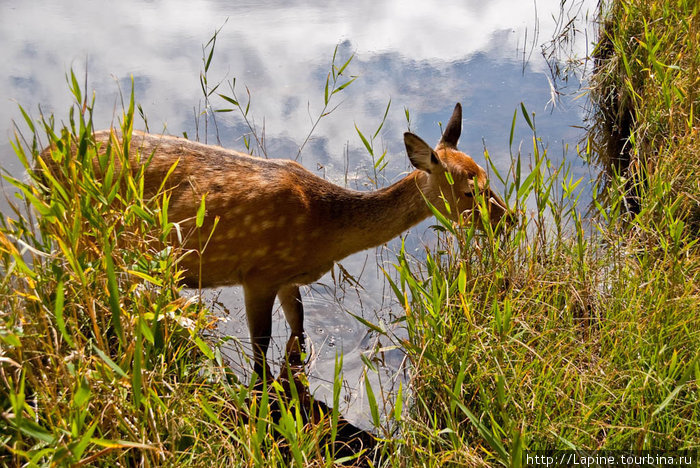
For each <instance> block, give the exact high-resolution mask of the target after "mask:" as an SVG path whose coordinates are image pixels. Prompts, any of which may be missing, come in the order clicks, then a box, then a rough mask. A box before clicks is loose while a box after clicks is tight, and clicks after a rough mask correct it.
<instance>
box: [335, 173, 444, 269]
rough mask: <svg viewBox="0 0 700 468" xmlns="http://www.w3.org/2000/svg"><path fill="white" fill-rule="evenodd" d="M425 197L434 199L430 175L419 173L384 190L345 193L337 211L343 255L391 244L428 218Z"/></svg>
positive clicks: (339, 200) (338, 233) (428, 212)
mask: <svg viewBox="0 0 700 468" xmlns="http://www.w3.org/2000/svg"><path fill="white" fill-rule="evenodd" d="M423 194H425V196H426V197H427V198H428V199H431V194H430V190H429V185H428V174H426V173H425V172H423V171H418V170H416V171H413V172H412V173H411V174H409V175H408V176H406V177H404V178H403V179H401V180H400V181H398V182H396V183H395V184H393V185H390V186H389V187H386V188H383V189H380V190H376V191H373V192H350V191H348V192H346V193H344V194H343V195H342V196H340V197H339V199H338V200H337V203H338V206H336V207H335V208H336V209H334V210H333V211H334V212H335V213H336V216H335V217H337V219H335V220H334V221H335V223H334V225H335V226H337V228H338V231H337V239H339V245H338V247H339V248H340V250H342V252H341V255H343V256H344V255H347V254H350V253H353V252H358V251H360V250H364V249H368V248H370V247H374V246H377V245H381V244H383V243H385V242H388V241H389V240H391V239H393V238H394V237H396V236H398V235H399V234H401V233H402V232H404V231H406V230H407V229H408V228H410V227H411V226H414V225H415V224H417V223H419V222H421V221H422V220H424V219H425V218H427V217H428V216H429V215H430V209H429V208H428V206H427V204H426V203H425V200H424V199H423Z"/></svg>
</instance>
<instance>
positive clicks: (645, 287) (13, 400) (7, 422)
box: [0, 0, 700, 467]
mask: <svg viewBox="0 0 700 468" xmlns="http://www.w3.org/2000/svg"><path fill="white" fill-rule="evenodd" d="M697 9H698V7H697V6H695V5H694V4H693V3H692V2H684V1H677V2H670V1H661V0H659V1H655V2H642V1H640V0H635V1H632V0H619V1H616V2H614V3H613V4H612V5H611V6H610V9H609V10H608V11H609V13H608V14H609V16H608V17H607V19H606V20H605V23H604V24H605V27H604V29H603V39H602V40H601V42H600V44H599V48H598V51H597V60H598V62H597V65H596V74H595V77H594V89H593V90H592V96H593V101H594V103H595V105H596V106H597V110H598V114H597V115H598V118H599V119H600V120H599V121H597V123H596V124H595V125H594V126H593V129H592V132H591V140H590V144H587V145H586V147H585V148H583V149H580V152H581V156H582V157H584V158H586V159H587V160H595V161H598V162H599V164H600V165H601V166H602V170H603V173H604V176H603V179H602V180H601V182H600V183H599V184H598V185H597V188H596V190H595V191H594V197H593V204H592V207H591V209H590V210H588V211H589V214H588V216H585V217H584V215H583V213H585V212H586V211H587V207H584V206H580V202H579V197H580V193H581V190H582V181H581V180H579V179H574V177H573V175H572V173H571V171H570V169H569V165H568V163H567V162H566V161H563V162H561V163H554V162H553V159H552V158H550V155H549V154H548V152H547V148H546V145H545V144H544V143H543V141H542V140H541V139H540V137H539V136H538V135H537V132H536V125H535V123H536V122H535V116H534V115H533V114H530V113H529V112H528V111H527V110H526V109H525V107H524V106H522V107H521V108H520V109H518V110H517V111H516V114H515V115H514V117H513V119H514V122H515V120H516V119H518V118H521V119H525V120H526V122H527V123H528V125H530V127H531V129H532V136H533V138H532V145H531V147H530V148H529V153H531V154H532V158H531V159H530V160H528V159H527V158H525V157H524V156H522V155H521V154H520V153H517V152H516V153H514V154H513V164H512V167H511V168H510V169H509V170H508V172H507V173H506V172H503V173H499V172H498V171H497V170H496V168H495V167H492V168H491V169H492V173H494V177H497V178H499V179H501V180H502V182H503V183H504V185H505V187H506V198H507V201H508V203H509V205H510V206H511V207H514V208H515V209H516V210H517V211H518V212H519V213H520V214H521V216H520V219H519V222H518V223H517V224H516V225H514V226H510V227H505V226H501V227H499V228H498V229H496V230H492V229H490V228H489V226H488V223H484V224H485V230H484V231H480V230H477V229H476V228H475V224H474V223H471V222H465V223H464V224H462V225H457V226H456V225H454V224H453V223H451V222H448V221H447V220H445V219H444V218H443V219H441V218H440V217H439V216H438V217H437V218H438V224H439V228H438V230H439V232H440V234H439V237H440V240H439V243H438V248H437V249H436V250H434V251H429V252H426V258H425V260H420V261H419V260H416V259H413V258H409V257H408V256H407V255H406V254H405V253H404V252H401V253H400V254H399V256H398V258H397V259H396V269H397V271H398V272H399V280H398V281H396V282H394V283H392V287H393V290H394V292H395V294H396V297H397V300H398V301H399V303H400V304H402V305H403V306H404V308H405V310H406V314H405V317H402V318H401V319H400V320H401V321H402V323H403V324H404V326H405V329H406V335H405V338H404V339H402V340H401V342H400V344H401V346H402V347H403V348H404V349H405V350H406V353H407V356H408V358H409V360H410V364H411V379H410V381H409V382H408V383H407V385H405V386H404V387H402V389H401V391H400V394H399V396H398V398H396V399H395V403H394V405H393V407H392V408H390V409H389V410H388V411H386V414H381V407H380V404H379V403H378V401H381V399H382V398H381V396H380V395H379V394H378V392H379V389H374V392H368V394H369V395H374V398H370V401H369V404H370V409H371V412H372V417H373V421H375V423H376V425H377V429H376V434H377V437H378V443H377V447H376V449H375V450H374V451H369V452H365V453H364V454H363V456H362V458H353V457H352V456H350V458H348V454H347V453H345V452H341V451H340V450H337V449H338V445H337V444H336V443H335V442H336V439H337V437H338V433H339V424H340V423H339V419H340V417H339V415H338V413H337V410H330V409H327V408H326V410H325V411H324V412H322V413H321V414H317V415H315V417H309V416H308V415H307V414H306V412H305V406H304V403H303V402H302V400H303V398H299V397H298V396H297V397H295V396H294V392H295V391H297V389H296V387H294V386H291V387H287V388H286V389H285V388H283V386H282V385H280V383H275V384H273V385H271V386H270V387H266V388H264V389H263V390H262V391H255V390H254V389H253V388H252V385H245V384H244V383H242V382H240V381H238V379H237V378H236V377H235V376H233V375H232V374H231V373H230V372H228V371H227V369H226V367H225V366H224V365H223V362H222V359H221V356H220V354H219V351H218V349H217V347H216V345H215V344H214V343H211V342H209V341H207V340H205V339H204V338H203V336H205V335H206V334H207V333H206V332H207V330H209V328H210V327H212V326H213V323H212V322H211V318H210V317H209V315H208V313H207V311H206V309H204V308H202V305H201V304H200V303H199V302H198V301H197V300H187V299H184V298H182V297H181V296H180V294H179V286H178V277H179V275H180V273H179V271H178V264H177V259H178V258H179V256H180V255H182V252H178V251H176V250H174V249H172V248H169V247H167V244H166V242H165V240H166V239H167V237H168V235H170V234H171V233H172V232H173V229H175V226H174V225H173V224H172V223H170V222H169V221H168V219H167V205H168V201H169V200H168V195H167V193H162V192H161V193H159V194H158V195H156V196H155V197H153V198H144V195H143V189H142V171H141V170H139V169H138V168H129V167H128V163H127V161H128V158H127V157H126V156H127V155H126V148H128V143H124V144H121V143H119V142H113V143H112V145H110V147H109V149H108V150H107V151H106V153H105V156H103V157H101V158H99V163H98V164H93V161H95V157H96V154H98V152H97V148H96V147H95V144H94V141H93V140H92V139H91V133H92V130H93V129H92V119H91V115H92V106H93V103H91V102H90V101H89V100H87V98H86V97H85V96H84V95H83V93H82V91H81V90H80V88H79V86H78V84H77V81H76V79H75V77H74V76H73V75H72V74H71V75H70V76H69V80H68V81H69V84H70V87H71V92H72V93H73V96H74V98H75V105H74V106H73V107H72V108H71V110H70V112H69V116H68V118H67V119H66V120H65V121H66V122H68V123H67V125H65V126H63V127H62V128H58V129H56V128H55V124H54V120H53V117H44V116H41V118H40V119H39V120H38V121H37V120H35V119H32V118H30V117H29V115H27V114H26V113H25V117H26V119H25V120H26V121H25V125H26V127H27V128H28V131H26V132H25V134H24V135H23V134H20V133H18V134H17V137H16V139H15V141H14V148H15V151H16V154H17V157H18V158H19V159H20V160H21V161H22V163H23V164H24V166H25V168H26V169H27V171H28V174H29V180H28V181H21V180H17V179H13V178H11V177H9V176H6V179H7V180H8V181H10V182H11V183H12V184H13V185H14V186H15V187H17V189H18V200H16V201H15V203H14V206H13V213H11V216H6V217H3V218H4V219H3V225H2V228H1V229H0V270H1V271H2V272H3V276H2V281H1V282H0V340H1V343H2V348H1V350H0V404H1V405H2V415H1V417H0V461H1V462H2V464H4V465H9V466H20V465H26V466H44V465H52V466H63V465H101V466H117V465H121V466H132V465H143V466H161V465H168V466H169V465H195V466H200V465H204V464H207V465H210V466H289V465H295V466H308V465H310V466H331V465H333V464H335V463H340V462H345V463H347V464H358V465H359V464H364V465H374V466H397V467H399V466H401V467H403V466H445V465H447V466H486V465H506V466H522V464H523V456H524V454H525V453H532V452H536V451H539V450H551V449H578V450H597V449H615V450H628V451H632V452H634V451H640V450H664V451H670V450H673V451H676V450H695V451H697V450H698V449H700V407H699V405H698V401H700V398H699V396H700V395H699V393H700V389H699V388H698V382H700V315H699V314H698V313H697V312H698V311H699V310H700V287H699V286H698V285H699V284H700V247H699V246H698V242H697V239H698V229H697V226H698V224H697V205H698V200H699V199H700V198H699V196H698V191H699V190H700V189H699V188H698V178H697V167H696V166H697V164H696V162H697V160H698V157H697V155H698V146H697V145H698V143H697V141H698V138H697V129H698V118H697V117H696V114H697V113H696V112H695V108H696V107H695V106H696V103H697V99H698V97H697V80H698V68H700V67H699V65H700V60H699V59H698V52H697V51H698V50H700V48H698V47H697V45H698V11H697ZM214 45H215V40H214V41H210V43H209V44H208V47H211V48H210V49H206V48H205V59H204V63H205V72H206V69H208V66H209V64H210V63H211V56H212V55H213V47H214ZM348 64H349V61H347V62H344V63H343V64H342V65H339V66H336V65H335V57H334V60H333V68H332V71H331V73H329V79H328V81H327V83H328V85H327V87H326V91H325V92H324V103H325V107H324V111H323V112H322V113H321V114H320V117H319V118H321V117H322V116H323V113H325V112H326V111H327V109H330V108H331V107H330V106H329V102H330V97H331V96H333V95H334V94H335V93H336V92H337V91H336V90H338V89H340V87H341V86H344V85H345V83H347V81H345V82H343V81H340V75H341V72H342V70H341V71H339V70H340V67H342V68H343V69H345V67H347V66H348ZM203 77H205V78H203V79H204V81H203V82H202V87H203V92H204V93H205V95H206V96H207V101H206V103H205V109H206V112H207V113H209V112H213V106H212V103H211V102H210V100H209V99H210V98H211V99H213V98H215V97H216V96H217V95H219V96H220V97H221V98H222V99H224V101H226V102H227V103H228V104H227V105H233V108H232V109H224V110H223V111H229V110H238V111H239V113H240V114H241V115H242V116H243V117H248V115H249V114H248V112H249V105H243V104H241V103H240V100H239V99H237V98H236V96H235V95H233V94H232V95H231V96H225V95H220V94H218V93H216V90H217V88H218V85H211V84H210V83H209V82H208V81H207V80H206V73H205V74H204V75H203ZM231 91H232V92H233V91H234V83H233V82H232V84H231ZM226 97H228V98H229V99H226ZM248 99H250V97H248ZM134 107H135V104H134V100H133V94H132V96H131V99H130V100H129V104H128V106H127V108H126V109H125V110H124V113H123V115H122V117H121V120H120V126H121V130H122V132H123V133H124V135H127V136H128V135H129V134H130V132H131V129H132V126H133V119H134ZM23 112H24V111H23ZM407 114H408V113H407ZM621 122H628V124H625V125H622V124H621ZM316 123H317V121H316ZM249 125H251V138H254V136H255V131H254V130H255V129H254V128H252V124H249ZM314 125H315V124H314ZM613 129H615V131H616V132H618V133H615V131H613ZM205 131H206V130H205ZM377 133H378V132H377ZM377 133H373V134H368V135H369V136H370V138H369V139H368V138H366V137H364V134H362V133H361V132H360V131H359V129H358V135H359V136H360V138H361V139H362V142H363V144H364V145H365V147H367V149H368V151H369V152H370V154H371V155H372V156H373V162H374V168H375V172H374V174H373V180H375V181H376V180H378V174H377V169H378V172H379V173H381V164H382V161H383V159H384V157H385V155H384V154H381V156H380V155H379V151H377V156H378V157H377V158H374V153H373V151H374V146H373V143H374V141H373V140H374V137H376V136H377ZM611 135H612V136H615V135H617V137H616V138H617V141H613V140H612V139H611ZM127 139H128V138H127ZM44 140H45V141H44ZM261 140H262V139H261ZM307 140H308V138H307ZM247 141H249V142H252V140H251V139H248V140H247ZM620 141H622V144H620ZM42 143H43V144H42ZM46 144H51V145H52V148H53V149H52V151H51V161H52V162H51V163H50V164H51V171H50V174H52V176H51V177H49V176H47V175H45V174H46V171H44V170H39V169H40V168H38V167H37V166H36V164H38V163H37V162H36V161H37V156H38V154H39V150H40V148H41V147H44V146H45V145H46ZM614 145H618V146H614ZM302 146H303V144H302ZM611 148H618V150H615V151H617V152H615V151H613V152H612V153H610V149H611ZM619 148H624V152H623V153H621V152H620V150H619ZM258 151H260V153H261V154H264V147H262V145H261V147H260V148H258ZM611 154H612V156H610V155H611ZM621 154H622V156H623V157H624V158H626V161H627V162H623V163H620V162H618V159H620V157H621V156H620V155H621ZM148 156H149V155H146V154H144V155H141V157H142V158H143V159H144V160H146V161H147V159H148ZM486 156H487V158H488V155H486ZM616 158H617V159H616ZM146 163H147V162H146ZM526 166H529V170H526V169H525V167H526ZM41 169H44V168H41ZM375 331H377V332H379V331H380V329H379V328H377V329H376V330H375ZM390 338H392V339H396V338H395V337H390ZM341 372H342V366H341V365H340V363H339V365H338V366H337V370H336V375H335V382H336V391H335V392H334V394H335V396H336V399H337V397H338V395H339V391H338V390H339V388H340V387H339V385H340V382H341V381H342V379H341V378H340V374H341ZM289 393H291V394H292V396H291V397H290V396H289ZM284 394H287V396H286V397H283V395H284ZM334 406H336V407H337V401H336V404H335V405H334Z"/></svg>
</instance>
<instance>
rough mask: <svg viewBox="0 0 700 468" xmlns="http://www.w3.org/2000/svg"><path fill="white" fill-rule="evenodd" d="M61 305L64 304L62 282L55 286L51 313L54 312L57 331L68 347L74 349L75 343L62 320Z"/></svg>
mask: <svg viewBox="0 0 700 468" xmlns="http://www.w3.org/2000/svg"><path fill="white" fill-rule="evenodd" d="M63 303H64V297H63V281H61V282H59V283H58V285H57V286H56V300H55V302H54V308H53V312H54V316H55V317H56V326H58V331H60V332H61V335H62V336H63V338H64V339H65V340H66V342H67V343H68V344H69V345H70V347H71V348H75V343H73V338H71V336H70V334H69V333H68V331H67V330H66V322H65V321H64V320H63Z"/></svg>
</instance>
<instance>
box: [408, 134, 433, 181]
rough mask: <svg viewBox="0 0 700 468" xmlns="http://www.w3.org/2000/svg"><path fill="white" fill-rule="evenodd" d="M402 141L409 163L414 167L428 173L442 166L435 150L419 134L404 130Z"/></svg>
mask: <svg viewBox="0 0 700 468" xmlns="http://www.w3.org/2000/svg"><path fill="white" fill-rule="evenodd" d="M403 142H404V144H405V145H406V153H408V159H410V160H411V164H413V166H414V167H415V168H416V169H420V170H422V171H425V172H427V173H428V174H430V173H432V172H433V171H434V170H436V169H438V168H441V167H442V164H440V160H439V159H438V156H437V153H436V152H435V150H433V149H432V148H431V147H430V146H429V145H428V144H427V143H426V142H424V141H423V140H422V139H421V138H420V137H419V136H417V135H414V134H413V133H410V132H406V133H404V134H403Z"/></svg>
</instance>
